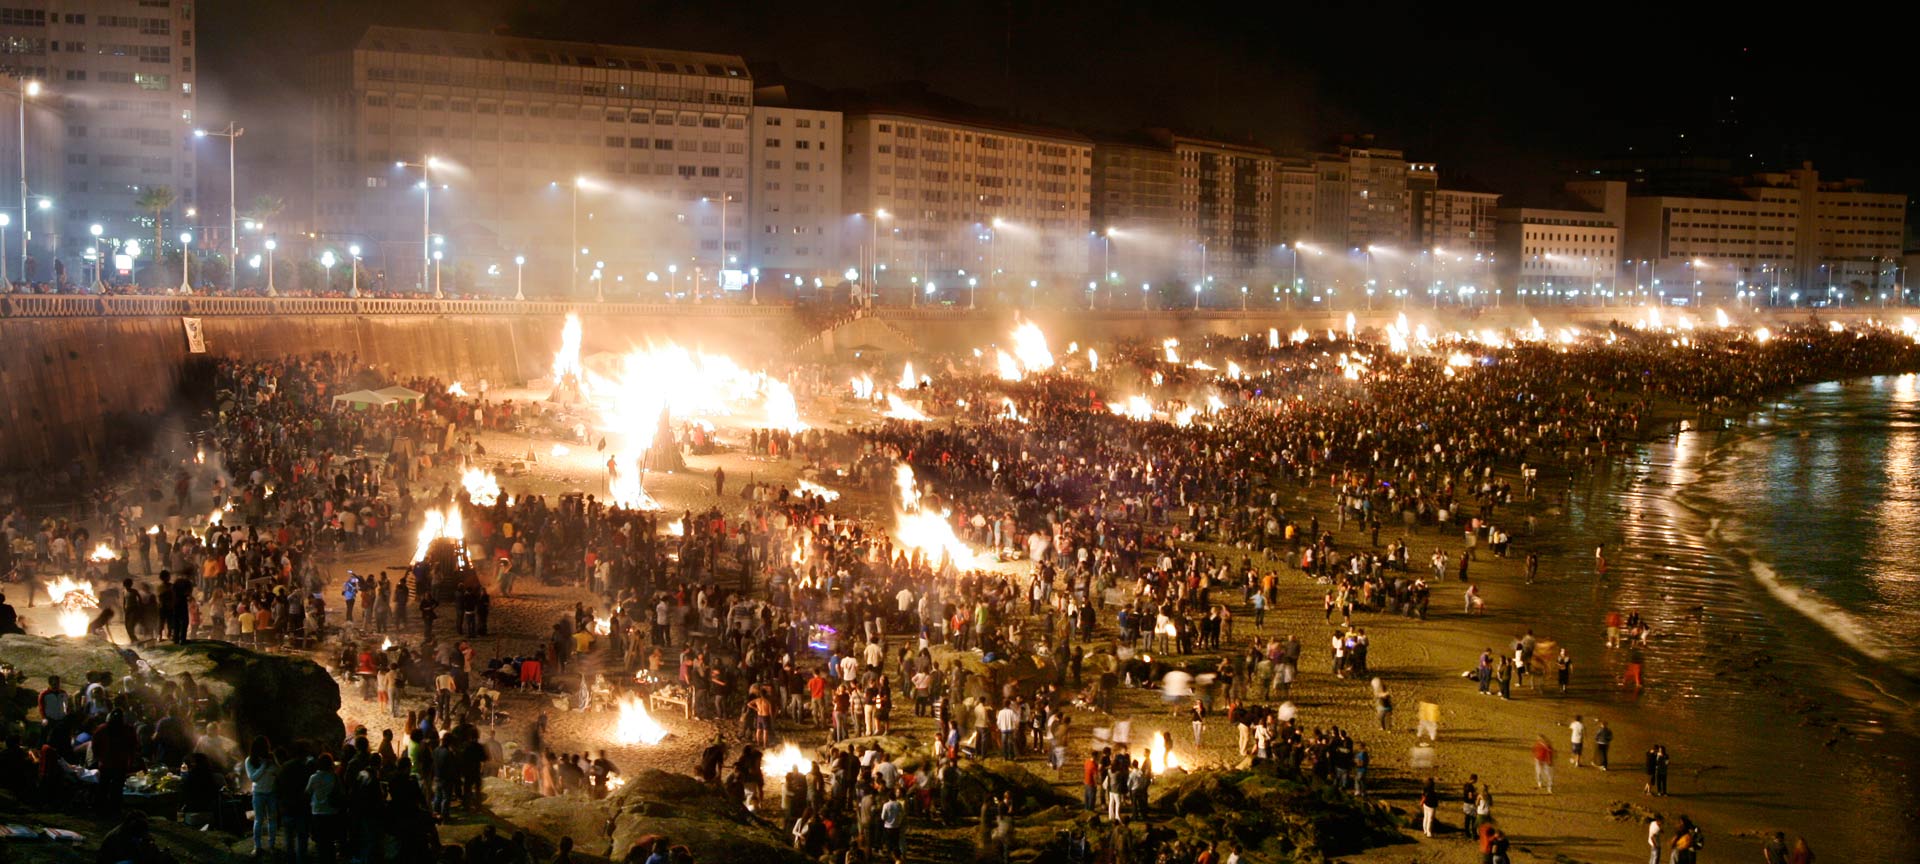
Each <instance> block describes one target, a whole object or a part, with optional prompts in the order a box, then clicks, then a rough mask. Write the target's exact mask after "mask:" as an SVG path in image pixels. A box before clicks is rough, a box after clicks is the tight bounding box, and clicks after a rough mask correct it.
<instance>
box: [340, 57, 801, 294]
mask: <svg viewBox="0 0 1920 864" xmlns="http://www.w3.org/2000/svg"><path fill="white" fill-rule="evenodd" d="M314 73H315V90H316V92H317V94H318V97H317V104H316V106H315V109H316V110H315V115H314V139H315V148H314V161H315V164H314V172H313V174H314V196H313V201H314V204H313V206H314V213H313V218H312V223H313V225H314V226H315V227H316V231H317V233H318V234H319V236H320V238H321V240H322V241H331V242H338V243H342V244H344V243H348V242H357V243H360V244H361V245H362V246H363V247H365V248H367V249H368V250H370V251H369V253H368V255H369V259H368V265H369V266H370V267H372V268H374V269H376V270H381V271H384V273H385V276H386V281H387V283H388V284H389V285H391V286H395V287H402V286H410V285H424V284H425V283H426V282H427V281H428V279H429V274H430V272H431V271H433V270H435V269H438V268H436V267H431V266H428V265H429V263H430V258H429V250H431V251H432V252H435V253H440V254H442V255H443V256H444V258H445V259H446V266H448V267H453V268H456V272H457V273H459V274H460V275H461V277H462V278H463V279H464V280H466V281H467V282H468V283H470V284H471V286H472V288H473V289H475V290H482V291H503V290H504V291H511V290H512V285H511V282H512V279H513V270H514V268H513V266H512V259H513V258H514V257H515V256H524V257H525V258H526V261H527V264H526V273H527V274H528V281H529V282H530V283H532V282H535V281H539V282H544V283H546V286H547V287H548V288H549V290H550V289H551V286H552V285H553V284H554V283H556V282H557V283H560V284H563V285H569V286H570V288H571V290H572V291H573V292H574V293H576V294H582V295H585V294H591V293H596V292H600V293H604V294H606V295H608V296H636V297H641V298H651V299H658V298H659V297H660V296H661V295H664V294H688V293H691V292H692V291H693V290H694V289H695V288H696V286H697V287H698V288H699V290H700V291H702V292H704V293H711V292H714V291H718V290H721V289H722V287H723V286H724V287H725V288H728V289H738V288H740V287H742V286H743V285H744V283H745V280H744V279H743V278H742V276H741V274H740V272H739V271H740V270H741V269H742V268H744V267H746V266H747V265H746V264H745V263H744V260H745V258H746V254H747V251H748V246H749V236H748V235H749V232H748V231H747V224H748V221H749V218H750V216H751V213H752V194H751V190H750V189H749V186H748V173H749V159H750V158H751V157H750V153H749V150H750V147H749V142H750V135H751V130H750V129H749V125H750V120H751V119H752V118H751V111H752V104H753V82H752V77H751V75H750V74H749V73H748V71H747V66H746V63H745V62H744V61H743V60H742V59H741V58H739V57H737V56H734V55H730V54H713V53H702V52H693V51H668V50H658V49H652V48H638V47H631V46H621V45H603V44H595V43H584V42H556V41H550V40H543V39H523V38H517V37H510V36H496V35H482V34H469V33H450V32H439V31H430V30H415V29H405V28H395V27H373V28H370V29H369V30H368V31H367V32H366V33H365V35H363V36H362V37H361V38H360V39H359V40H358V41H356V42H355V43H354V44H353V46H351V47H350V48H349V49H347V50H345V51H340V52H335V53H331V54H326V55H323V56H321V57H320V58H318V59H317V60H316V63H315V67H314ZM809 140H811V141H818V140H820V139H817V138H814V139H809ZM423 166H428V167H423ZM423 179H424V180H426V181H429V182H427V183H425V184H423ZM423 185H426V186H427V188H426V189H424V190H423V189H422V188H421V187H422V186H423ZM424 192H430V193H431V195H432V200H431V201H430V202H428V201H426V200H424V198H423V193H424ZM429 211H430V212H429ZM429 219H430V222H431V224H430V226H427V227H423V224H422V223H423V222H426V221H429ZM426 235H431V238H430V239H429V238H428V236H426ZM372 250H377V251H372ZM580 250H586V251H584V252H582V251H580ZM723 271H727V277H726V278H723V277H722V275H721V274H722V272H723ZM535 274H538V275H535Z"/></svg>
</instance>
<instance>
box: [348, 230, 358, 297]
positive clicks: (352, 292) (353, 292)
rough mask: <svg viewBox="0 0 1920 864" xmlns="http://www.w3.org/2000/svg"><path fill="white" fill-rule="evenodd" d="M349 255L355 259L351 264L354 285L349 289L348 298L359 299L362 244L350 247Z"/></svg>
mask: <svg viewBox="0 0 1920 864" xmlns="http://www.w3.org/2000/svg"><path fill="white" fill-rule="evenodd" d="M347 255H348V257H350V258H352V259H353V261H352V262H351V263H352V265H353V284H352V286H350V287H349V288H348V289H347V296H348V297H354V298H358V297H359V296H360V244H358V243H355V244H353V245H351V246H348V247H347Z"/></svg>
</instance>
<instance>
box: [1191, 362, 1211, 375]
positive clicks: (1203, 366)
mask: <svg viewBox="0 0 1920 864" xmlns="http://www.w3.org/2000/svg"><path fill="white" fill-rule="evenodd" d="M1187 368H1188V369H1198V370H1200V371H1201V372H1212V371H1214V368H1213V364H1211V363H1208V362H1207V361H1205V360H1195V361H1193V362H1192V363H1189V364H1187Z"/></svg>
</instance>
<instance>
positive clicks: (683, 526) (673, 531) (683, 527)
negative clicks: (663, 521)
mask: <svg viewBox="0 0 1920 864" xmlns="http://www.w3.org/2000/svg"><path fill="white" fill-rule="evenodd" d="M667 536H669V537H685V536H687V520H685V519H675V520H673V521H672V522H668V523H667Z"/></svg>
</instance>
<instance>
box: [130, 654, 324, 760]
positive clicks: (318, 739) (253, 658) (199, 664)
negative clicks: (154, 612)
mask: <svg viewBox="0 0 1920 864" xmlns="http://www.w3.org/2000/svg"><path fill="white" fill-rule="evenodd" d="M137 650H138V652H139V655H140V659H141V660H143V661H145V662H146V663H147V665H149V666H151V667H152V668H153V669H154V670H155V671H158V672H160V673H161V674H163V675H166V676H168V677H173V676H178V675H192V676H193V680H194V682H195V683H197V684H199V685H200V686H202V687H204V688H206V690H207V694H208V696H209V697H210V698H211V699H212V700H213V703H214V705H216V706H218V707H219V708H220V709H221V711H222V712H223V713H224V714H225V716H227V717H230V718H232V720H233V723H234V730H235V732H236V738H235V740H238V741H240V742H241V745H242V746H245V743H246V742H248V741H251V740H253V737H254V736H255V735H265V736H267V738H268V739H269V740H271V741H272V742H273V743H274V744H275V745H283V744H286V743H288V742H292V741H305V742H308V743H311V744H314V745H316V746H319V747H325V748H328V749H332V748H337V747H339V746H340V742H341V741H343V740H345V739H346V737H347V731H346V726H345V725H344V724H343V723H341V722H340V685H339V684H338V683H336V682H335V681H334V680H333V676H331V675H328V674H327V670H325V669H323V668H321V666H320V664H318V663H315V662H313V661H312V660H308V659H306V658H304V657H292V656H288V655H284V654H266V653H262V652H258V651H252V650H249V649H246V648H242V647H240V646H238V645H234V644H232V643H230V642H212V641H202V642H188V643H187V644H185V645H167V644H160V645H151V646H147V647H143V648H140V649H137Z"/></svg>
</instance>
